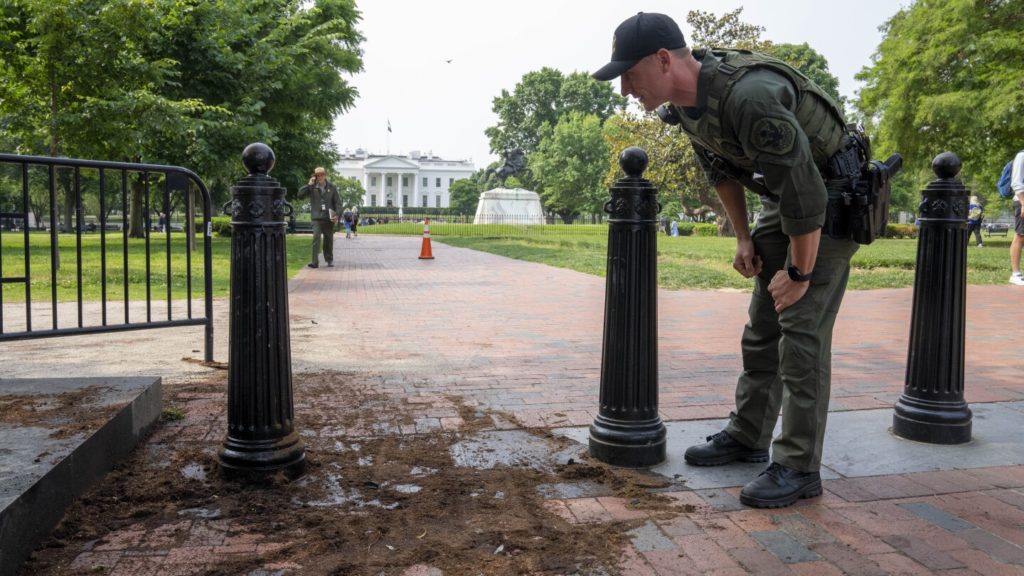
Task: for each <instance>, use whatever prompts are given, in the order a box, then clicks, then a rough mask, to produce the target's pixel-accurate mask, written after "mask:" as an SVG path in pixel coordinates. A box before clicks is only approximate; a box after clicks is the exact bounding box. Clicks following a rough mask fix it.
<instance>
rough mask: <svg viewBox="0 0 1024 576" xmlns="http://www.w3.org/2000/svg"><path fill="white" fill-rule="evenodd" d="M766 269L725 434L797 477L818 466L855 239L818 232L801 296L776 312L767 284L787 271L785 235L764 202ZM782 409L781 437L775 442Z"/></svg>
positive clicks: (761, 249) (761, 230) (758, 235)
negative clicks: (765, 452) (835, 336)
mask: <svg viewBox="0 0 1024 576" xmlns="http://www.w3.org/2000/svg"><path fill="white" fill-rule="evenodd" d="M753 241H754V249H755V250H756V252H757V254H758V255H759V256H761V259H762V262H763V264H764V267H763V269H762V271H761V274H759V275H758V277H757V279H756V282H755V285H754V293H753V295H752V297H751V299H750V311H749V312H750V321H749V322H748V323H747V325H746V327H745V328H744V330H743V339H742V343H741V345H742V350H743V373H742V374H741V375H740V377H739V381H738V382H737V383H736V410H735V411H734V412H732V413H731V414H730V415H729V424H728V426H726V428H725V430H726V432H728V433H729V435H730V436H732V437H733V438H735V439H736V440H738V441H739V442H741V443H743V444H745V445H747V446H749V447H752V448H757V449H767V448H768V446H769V445H771V447H772V461H774V462H777V463H779V464H782V465H783V466H786V467H789V468H793V469H795V470H799V471H801V472H816V471H818V470H819V469H820V468H821V450H822V444H823V442H824V436H825V420H826V418H827V417H828V400H829V390H830V387H831V376H832V366H831V363H832V327H833V326H834V325H835V320H836V315H837V314H838V313H839V305H840V304H841V303H842V301H843V294H844V293H845V292H846V282H847V280H849V277H850V258H851V257H852V256H853V254H854V253H855V252H856V251H857V244H856V243H855V242H853V241H852V240H836V239H834V238H830V237H829V236H827V235H825V234H822V236H821V243H820V245H819V247H818V258H817V261H816V262H815V265H814V275H813V278H812V279H811V281H810V282H811V285H810V286H809V287H808V290H807V293H806V294H804V296H803V298H801V299H800V300H798V301H797V302H796V303H795V304H793V305H792V306H790V307H789V308H786V309H785V310H783V311H782V313H781V314H777V313H776V312H775V303H774V301H773V300H772V296H771V294H770V293H769V292H768V284H769V283H770V282H771V279H772V277H773V276H774V275H775V273H776V272H777V271H779V270H785V269H786V268H787V267H788V266H789V237H788V236H786V235H785V234H783V233H782V222H781V219H780V217H779V205H778V203H776V202H771V201H765V202H764V210H763V211H762V213H761V217H760V219H759V220H758V223H757V227H756V228H755V229H754V232H753ZM780 408H781V409H782V433H781V434H780V435H779V437H778V438H776V439H775V441H774V443H773V442H772V432H773V431H774V429H775V422H776V420H777V419H778V417H779V409H780Z"/></svg>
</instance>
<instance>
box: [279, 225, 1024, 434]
mask: <svg viewBox="0 0 1024 576" xmlns="http://www.w3.org/2000/svg"><path fill="white" fill-rule="evenodd" d="M420 243H421V242H420V239H419V238H415V237H413V238H384V237H374V236H367V235H363V236H361V237H359V238H357V239H353V240H345V239H343V238H341V239H339V240H338V242H336V244H338V249H339V257H338V266H337V267H336V268H331V269H326V268H320V269H318V270H309V269H305V270H303V271H302V272H300V273H299V275H298V277H297V278H295V279H294V280H293V281H292V284H291V299H290V306H291V314H292V318H293V322H292V347H293V355H294V357H295V362H296V368H297V369H317V368H325V367H330V368H343V369H352V370H356V371H373V372H377V373H382V374H385V375H387V378H386V380H385V383H384V386H385V389H387V390H388V391H391V392H397V393H402V394H406V395H417V394H436V393H442V394H445V393H451V394H458V395H460V396H463V397H465V398H466V399H467V400H471V401H475V402H477V403H478V404H480V405H482V406H486V407H488V408H490V409H495V410H501V411H506V412H508V413H511V414H514V415H515V416H516V418H517V419H519V421H520V422H521V423H523V424H525V425H529V426H580V425H585V424H589V423H590V422H591V421H592V420H593V418H594V415H595V414H594V412H595V410H596V396H597V386H598V381H599V377H600V364H601V337H602V326H603V325H602V322H603V315H604V289H605V286H604V279H603V278H598V277H594V276H590V275H586V274H581V273H578V272H573V271H571V270H565V269H560V268H553V267H550V266H544V265H537V264H532V263H527V262H522V261H517V260H512V259H508V258H503V257H499V256H493V255H490V254H484V253H481V252H476V251H472V250H466V249H461V248H453V247H449V246H446V245H444V244H442V243H440V242H437V241H435V242H434V244H435V246H434V256H435V259H434V260H419V259H418V255H419V250H420ZM911 298H912V292H911V290H909V289H898V290H871V291H859V292H858V291H852V292H850V293H849V294H848V295H847V297H846V299H845V301H844V303H843V309H842V310H841V312H840V315H839V319H838V322H837V325H836V334H835V339H834V343H833V378H832V381H833V384H832V406H831V409H832V410H861V409H870V408H885V407H889V406H892V403H893V402H894V401H895V400H896V399H897V398H898V397H899V395H900V393H901V392H902V391H903V379H904V377H905V373H904V371H905V367H906V357H907V340H908V335H909V325H910V310H911V303H912V302H911ZM748 299H749V296H748V294H746V293H744V292H738V291H734V290H730V291H705V292H699V291H665V290H662V291H659V293H658V314H659V350H658V354H659V366H660V371H659V377H658V378H659V387H660V400H659V403H660V409H661V412H662V418H663V419H665V420H691V419H705V418H723V417H725V416H727V415H728V413H729V410H730V409H731V408H732V402H733V390H734V385H735V382H736V376H737V373H738V370H739V366H740V361H739V337H740V333H741V331H742V329H743V324H744V323H745V321H746V309H747V302H748ZM1022 303H1024V290H1021V289H1020V288H1019V287H1016V286H1011V285H1005V286H970V287H969V288H968V310H969V312H968V320H969V321H968V325H967V335H966V359H967V366H968V374H967V377H966V384H965V389H966V397H967V401H968V402H970V403H979V402H998V401H1006V400H1024V378H1021V377H1020V376H1019V373H1020V372H1021V369H1022V368H1024V361H1022V360H1021V354H1020V345H1019V343H1020V341H1021V340H1020V337H1019V336H1017V334H1019V325H1020V320H1019V318H1020V310H1021V304H1022ZM324 325H328V326H330V327H331V328H327V329H325V328H324Z"/></svg>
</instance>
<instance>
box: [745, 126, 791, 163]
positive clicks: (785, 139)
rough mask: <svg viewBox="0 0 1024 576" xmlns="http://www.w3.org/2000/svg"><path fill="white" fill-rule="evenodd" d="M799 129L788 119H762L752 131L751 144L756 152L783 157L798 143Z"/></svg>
mask: <svg viewBox="0 0 1024 576" xmlns="http://www.w3.org/2000/svg"><path fill="white" fill-rule="evenodd" d="M796 135H797V129H796V126H794V125H793V122H792V121H791V120H788V119H786V118H772V117H766V118H761V119H760V120H758V121H757V122H754V125H753V127H752V128H751V129H750V144H751V146H753V147H754V148H755V149H756V150H759V151H761V152H766V153H768V154H774V155H776V156H782V155H785V154H788V153H789V151H790V150H792V149H793V145H794V144H795V143H796Z"/></svg>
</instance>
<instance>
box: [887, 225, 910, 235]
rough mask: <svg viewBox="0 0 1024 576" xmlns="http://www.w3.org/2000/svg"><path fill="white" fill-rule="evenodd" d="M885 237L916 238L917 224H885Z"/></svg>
mask: <svg viewBox="0 0 1024 576" xmlns="http://www.w3.org/2000/svg"><path fill="white" fill-rule="evenodd" d="M885 237H886V238H917V226H914V225H913V224H886V225H885Z"/></svg>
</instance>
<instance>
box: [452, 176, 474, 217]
mask: <svg viewBox="0 0 1024 576" xmlns="http://www.w3.org/2000/svg"><path fill="white" fill-rule="evenodd" d="M448 194H449V200H448V206H449V208H450V209H451V211H452V212H453V213H455V214H476V205H477V203H478V202H479V201H480V185H479V184H477V183H476V182H474V181H473V180H472V179H471V178H463V179H462V180H456V181H455V182H453V183H452V185H451V187H450V188H449V189H448Z"/></svg>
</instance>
